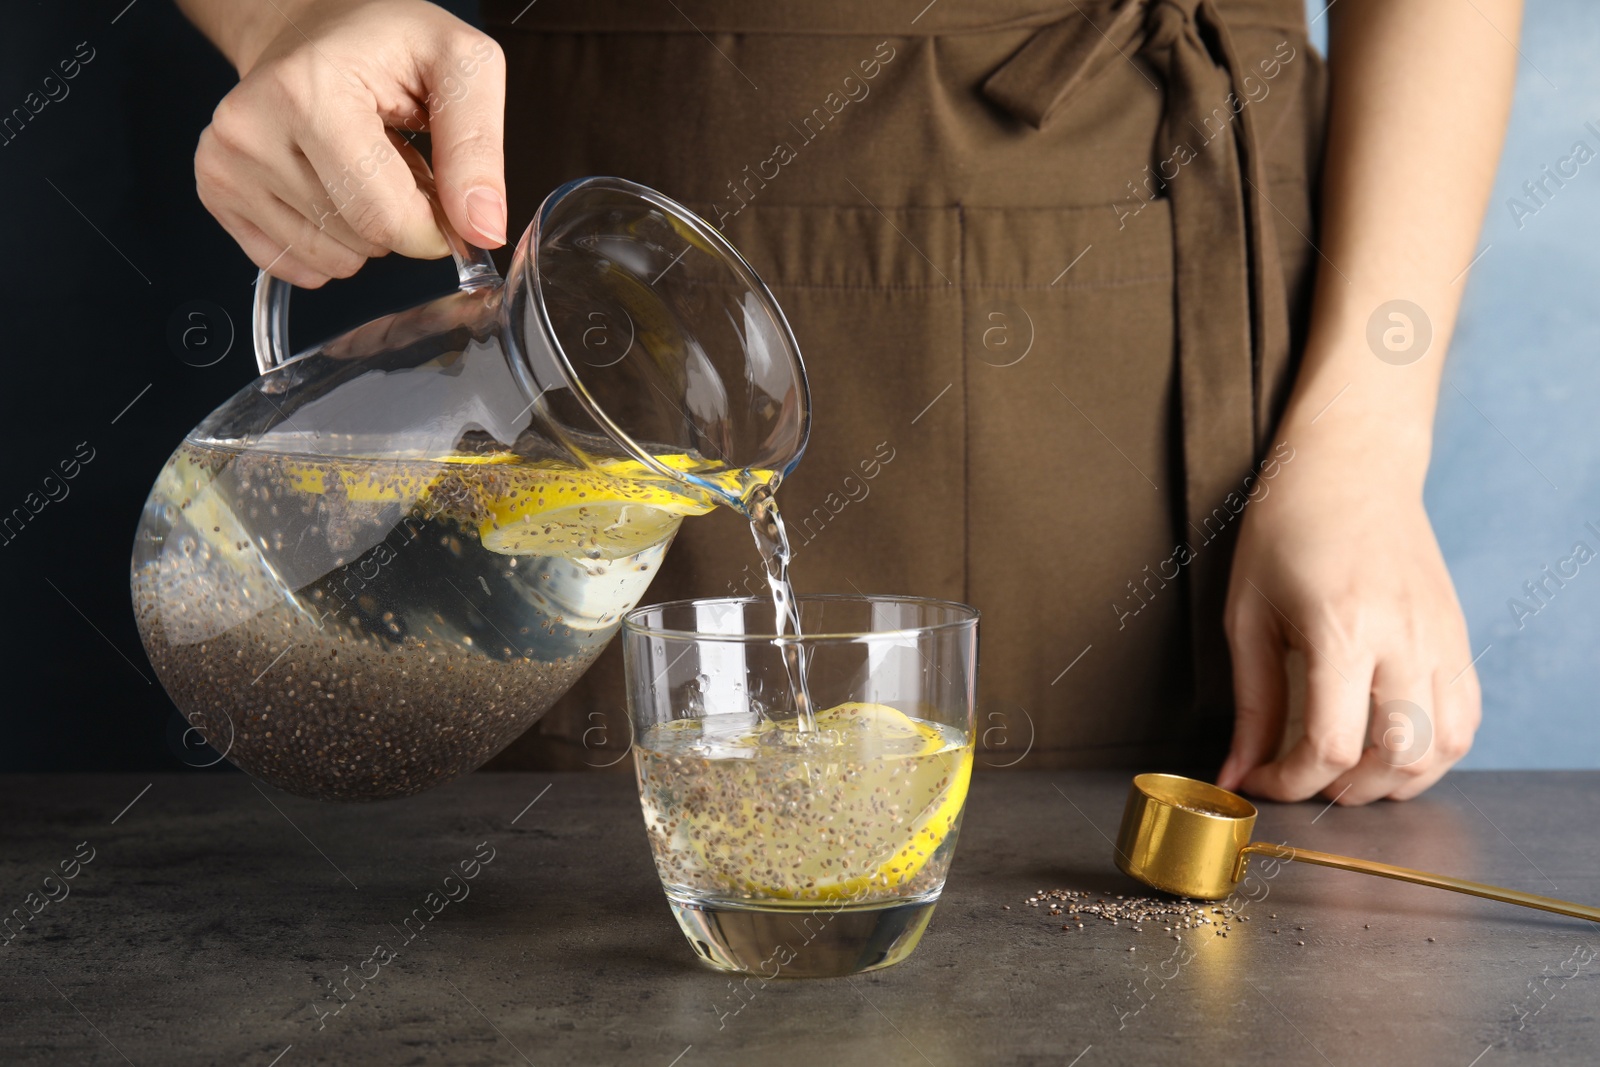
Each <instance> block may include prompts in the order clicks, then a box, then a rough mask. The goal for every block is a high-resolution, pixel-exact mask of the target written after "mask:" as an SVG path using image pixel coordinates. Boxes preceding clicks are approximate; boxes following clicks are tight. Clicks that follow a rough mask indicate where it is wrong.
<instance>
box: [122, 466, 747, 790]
mask: <svg viewBox="0 0 1600 1067" xmlns="http://www.w3.org/2000/svg"><path fill="white" fill-rule="evenodd" d="M657 458H658V460H660V461H661V462H663V463H665V464H667V465H669V466H676V467H677V468H678V469H682V470H692V469H694V468H695V467H696V466H697V463H698V461H697V460H695V459H694V458H693V457H690V456H686V455H678V456H664V457H657ZM744 476H745V473H744V472H740V473H739V474H738V475H716V476H714V477H717V478H722V477H729V478H735V479H736V478H738V477H744ZM696 492H697V491H695V490H692V489H690V488H689V487H688V486H687V485H685V484H684V483H681V482H678V481H676V480H674V479H671V478H669V477H667V476H665V475H662V474H660V473H659V472H655V471H651V470H649V469H647V468H645V467H644V466H643V464H640V463H638V462H635V461H616V462H613V463H611V464H609V465H606V466H603V467H602V468H600V469H598V470H589V469H578V468H575V467H572V466H570V465H567V464H558V463H554V462H551V461H532V460H529V459H527V458H525V457H521V456H518V455H515V454H513V453H511V452H508V451H496V452H491V453H485V454H472V453H462V454H452V455H448V456H444V457H440V458H435V459H410V460H387V459H361V458H347V457H339V458H328V457H322V456H311V455H294V454H286V453H281V452H272V451H260V450H252V451H244V452H241V451H238V450H231V449H226V448H220V447H215V446H211V445H206V444H197V443H193V442H190V443H186V444H184V445H183V446H181V447H180V448H179V449H178V451H177V452H176V453H174V455H173V456H172V458H171V459H170V460H169V461H168V463H167V465H166V466H165V467H164V468H163V470H162V473H161V476H160V478H159V479H158V481H157V485H156V488H155V489H154V491H153V492H152V494H151V497H150V500H149V502H148V503H147V505H146V513H145V521H144V522H143V523H142V524H141V530H140V535H139V539H138V542H137V543H136V546H135V555H134V573H133V593H134V605H135V612H136V617H137V621H138V625H139V629H140V633H141V636H142V637H143V638H144V643H145V647H146V649H147V650H148V652H149V654H150V659H151V662H152V663H153V664H154V666H155V668H156V671H157V673H158V674H159V675H160V677H161V681H162V683H163V684H164V685H165V686H166V687H167V689H168V691H169V692H170V693H171V694H172V696H173V698H174V700H175V701H176V703H177V704H178V706H179V707H180V708H181V709H183V711H184V712H185V715H186V717H187V718H188V720H189V722H190V724H191V725H192V726H194V727H196V728H197V729H199V731H200V732H201V733H202V734H203V735H204V737H205V739H206V740H207V741H208V742H209V743H210V744H211V745H212V746H213V747H215V748H216V749H218V750H219V751H221V752H222V753H223V754H224V755H226V756H227V757H228V758H229V759H230V760H232V761H233V762H234V763H236V764H238V765H239V766H241V767H242V768H244V769H245V770H247V771H249V772H251V773H252V774H255V775H257V776H258V777H260V778H262V779H264V780H266V781H269V782H272V783H274V784H276V785H279V786H281V787H283V788H285V789H288V790H290V791H292V792H295V793H298V794H300V795H302V796H315V797H322V798H329V799H374V798H378V797H387V796H401V795H405V794H408V793H413V792H416V791H418V790H420V789H423V788H426V787H427V786H429V785H432V784H434V783H436V782H438V781H442V780H444V779H447V778H449V777H451V776H453V775H455V774H457V773H459V772H461V771H463V770H470V769H471V768H473V767H476V766H477V765H479V764H480V763H482V762H483V761H484V760H486V759H487V758H489V756H491V755H493V754H494V753H495V752H498V751H499V750H500V749H501V748H503V747H504V746H505V745H506V744H507V743H508V742H509V741H510V740H512V739H513V738H515V737H516V736H517V735H518V734H520V733H522V732H523V731H524V730H526V729H527V727H528V726H529V725H530V724H531V723H532V722H533V721H534V720H535V719H536V718H537V717H538V716H539V715H540V714H542V713H543V712H544V711H545V709H547V708H548V707H549V706H550V704H551V703H553V702H554V701H555V699H556V698H557V697H559V696H560V695H561V694H562V693H564V692H565V691H566V689H567V688H568V687H569V686H570V685H571V683H572V682H573V681H574V680H575V679H576V678H577V677H578V676H579V675H580V674H582V673H583V671H584V670H585V669H586V668H587V667H588V666H589V664H590V663H592V662H593V660H594V658H595V657H596V656H597V655H598V654H599V653H600V650H601V649H602V648H603V647H604V646H605V644H606V643H607V642H608V641H609V640H610V638H611V636H612V634H613V633H614V632H615V631H616V629H617V627H618V625H619V622H620V618H621V615H622V613H623V612H625V611H626V610H627V609H629V608H631V607H632V606H633V605H634V604H635V603H637V601H638V599H639V597H640V596H641V595H642V593H643V591H644V589H645V587H646V586H647V585H648V584H649V583H650V580H651V579H652V578H653V577H654V576H655V572H656V569H657V567H658V566H659V564H660V561H661V559H662V556H663V555H664V553H665V552H666V550H667V546H668V545H669V544H670V543H671V541H672V538H673V535H674V534H675V533H676V531H677V529H678V526H679V524H680V523H681V521H682V519H683V517H684V516H685V515H691V514H699V513H703V512H706V511H709V510H711V508H712V507H713V506H714V504H713V502H712V500H711V498H710V496H709V495H705V496H699V495H695V493H696ZM247 531H251V532H247ZM252 532H253V533H252Z"/></svg>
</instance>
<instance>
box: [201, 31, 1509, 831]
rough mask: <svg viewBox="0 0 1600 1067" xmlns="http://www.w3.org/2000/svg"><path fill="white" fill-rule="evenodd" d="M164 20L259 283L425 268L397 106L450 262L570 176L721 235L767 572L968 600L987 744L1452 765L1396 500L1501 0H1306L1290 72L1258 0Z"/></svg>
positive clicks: (744, 549) (1415, 482) (1408, 540)
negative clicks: (743, 310) (220, 87)
mask: <svg viewBox="0 0 1600 1067" xmlns="http://www.w3.org/2000/svg"><path fill="white" fill-rule="evenodd" d="M182 4H183V6H184V8H185V10H186V11H187V12H188V13H189V14H190V16H191V17H192V18H193V19H194V20H195V21H196V22H197V23H198V24H199V25H200V26H201V27H202V28H203V29H204V30H205V31H206V32H207V33H208V35H209V36H210V37H211V38H212V40H213V41H215V42H216V43H217V44H218V46H219V47H220V48H221V49H222V50H223V51H224V52H225V53H226V54H227V55H228V57H229V58H230V59H231V60H232V61H233V62H234V64H235V65H236V67H237V68H238V69H239V70H240V73H241V82H240V85H239V86H238V88H236V89H235V90H234V91H233V92H232V93H230V94H229V95H228V97H227V98H225V99H224V100H223V101H222V103H221V105H220V106H219V107H218V109H217V113H216V116H215V119H214V122H213V124H212V125H211V126H210V127H209V128H208V129H207V130H206V132H205V133H204V134H203V135H202V137H201V142H200V148H199V151H198V153H197V155H196V173H197V177H198V184H199V191H200V195H201V198H202V200H203V201H204V203H205V204H206V206H207V207H208V208H209V209H210V210H211V211H212V212H213V213H214V214H215V215H216V216H217V218H218V219H219V220H220V221H221V222H222V224H223V225H224V226H225V227H227V229H228V230H229V232H230V233H231V234H233V235H234V237H235V238H236V239H237V240H238V241H239V243H240V245H241V246H242V247H243V248H244V250H245V251H246V253H247V254H249V255H250V257H251V258H252V259H253V260H254V261H255V262H256V263H257V264H258V265H260V266H261V267H263V268H264V269H268V270H270V271H271V272H272V273H274V274H277V275H279V276H280V277H284V278H286V279H288V280H289V281H291V282H293V283H295V284H297V285H303V286H316V285H320V284H322V283H323V282H325V281H326V280H327V279H329V278H330V277H343V276H347V275H349V274H350V273H352V272H353V271H355V270H356V269H357V268H358V267H359V266H360V265H361V263H362V262H363V261H364V260H365V259H366V258H367V257H369V256H374V255H382V254H385V253H387V252H389V251H398V252H400V253H402V254H405V255H413V256H439V255H442V254H443V253H444V245H443V242H442V239H441V237H440V235H439V233H438V231H437V230H436V228H435V227H434V224H433V221H432V216H431V213H430V210H429V207H428V204H427V203H426V201H425V200H424V198H423V197H422V195H421V193H420V192H418V191H417V189H416V186H415V184H414V182H413V181H412V179H411V177H410V174H409V172H408V171H407V170H406V169H405V168H403V167H398V166H394V167H370V166H368V167H363V166H360V160H361V159H362V158H363V157H369V156H370V155H371V154H372V152H373V148H374V147H375V146H376V147H379V148H381V146H382V145H383V144H384V139H385V138H386V137H387V136H389V135H388V134H386V132H385V130H386V127H389V128H402V129H404V128H409V129H411V130H420V129H423V128H426V129H428V130H429V132H430V133H431V135H432V155H433V163H434V167H435V169H436V171H437V174H438V178H439V184H440V188H441V196H442V199H443V202H444V206H445V209H446V212H447V214H448V216H449V218H450V220H451V222H452V223H453V224H454V225H455V226H456V227H457V229H458V230H459V231H460V232H461V233H462V234H463V235H464V236H465V237H467V239H469V240H471V241H474V242H475V243H479V244H482V245H484V246H487V247H499V246H501V245H503V244H504V242H505V240H506V236H507V233H508V232H519V231H520V229H521V227H522V226H523V225H524V224H525V221H526V218H527V217H528V216H529V215H530V214H531V213H532V211H533V210H534V208H535V207H536V206H537V201H538V199H539V198H540V197H541V196H542V195H543V194H544V193H545V192H546V191H548V190H549V189H550V188H552V187H554V186H555V185H556V184H557V183H558V182H560V181H563V180H566V179H569V178H572V177H577V176H579V175H582V174H588V173H618V174H622V175H624V176H626V177H629V178H633V179H635V180H638V181H642V182H645V183H647V184H650V185H653V186H656V187H658V188H660V189H662V190H663V191H665V192H667V193H668V194H669V195H672V196H675V197H677V198H679V199H681V200H684V201H686V202H688V203H690V204H691V205H692V206H694V207H696V208H697V209H698V210H700V211H701V212H702V213H704V214H705V216H706V217H707V218H709V219H711V220H712V221H713V222H715V223H716V224H717V225H718V226H720V227H721V228H722V229H723V230H724V231H725V232H726V233H728V235H729V236H730V237H731V238H732V239H733V241H734V243H735V244H736V245H737V246H738V247H739V248H740V249H741V250H742V251H744V252H745V253H746V255H747V256H748V257H749V258H750V259H751V261H752V262H753V264H754V265H755V266H756V268H757V270H758V271H760V272H761V274H762V275H763V277H764V278H765V279H766V280H767V281H768V282H769V284H771V285H772V287H773V289H774V291H775V292H776V294H777V296H778V299H779V301H780V302H781V303H782V304H783V306H784V309H785V310H786V312H787V313H788V314H789V316H790V319H791V322H792V323H793V325H794V327H795V332H796V334H797V336H798V337H799V340H800V342H801V345H802V348H803V349H804V350H805V352H806V354H807V359H808V365H809V368H810V370H811V377H812V381H813V388H814V405H815V416H816V423H815V427H814V433H813V446H812V449H811V450H810V454H809V455H808V456H807V458H806V461H805V463H804V464H802V466H801V469H800V471H799V472H798V473H797V475H796V476H795V478H794V479H793V480H792V482H790V483H788V484H786V486H785V491H784V493H783V497H784V499H783V504H784V507H785V510H786V513H787V514H788V515H789V516H790V520H789V521H790V525H791V527H793V528H797V531H798V533H799V540H800V542H801V547H800V548H799V550H798V554H797V564H796V570H797V575H798V578H799V580H800V582H801V584H802V586H803V587H804V588H807V589H811V590H825V591H834V592H843V591H847V590H848V589H851V588H855V589H860V590H862V591H894V592H911V593H920V594H926V595H934V596H947V597H953V598H957V599H964V600H967V601H969V602H972V603H974V604H976V605H977V606H978V607H979V608H981V609H982V610H983V611H984V612H985V622H984V664H983V666H984V674H983V687H984V692H983V694H982V698H981V701H980V703H981V710H980V718H981V721H980V728H981V729H986V730H988V734H987V735H986V737H985V740H986V741H987V742H988V743H989V745H990V746H991V747H995V746H996V745H997V744H999V742H1000V741H1002V740H1003V741H1004V742H1005V745H1004V746H1001V748H1000V751H999V752H997V753H995V755H996V757H997V758H995V759H991V760H990V762H994V763H1005V762H1010V761H1011V760H1012V758H1013V757H1020V756H1021V754H1022V752H1023V750H1024V742H1026V741H1028V740H1029V739H1030V738H1031V750H1030V752H1029V756H1028V758H1029V761H1030V763H1031V765H1034V766H1058V765H1109V764H1115V765H1142V766H1150V765H1170V766H1192V765H1194V764H1196V763H1198V762H1200V761H1204V760H1208V759H1214V758H1218V757H1221V756H1222V755H1223V754H1224V753H1226V760H1225V762H1224V763H1223V765H1222V768H1221V771H1220V774H1219V777H1218V780H1219V782H1220V783H1221V784H1222V785H1224V786H1226V787H1229V788H1240V789H1244V790H1247V791H1250V792H1253V793H1256V794H1259V795H1262V796H1265V797H1270V798H1274V799H1282V800H1298V799H1305V798H1307V797H1310V796H1312V795H1316V794H1321V795H1323V796H1326V797H1327V798H1329V799H1336V800H1338V801H1339V802H1341V803H1345V804H1356V803H1365V802H1368V801H1371V800H1374V799H1378V798H1381V797H1392V798H1396V799H1403V798H1406V797H1410V796H1414V795H1416V794H1417V793H1419V792H1421V791H1422V790H1423V789H1425V788H1427V787H1428V786H1429V785H1430V784H1432V783H1433V782H1434V781H1435V780H1437V778H1438V777H1439V776H1440V775H1441V774H1443V773H1444V771H1445V770H1446V769H1448V767H1449V766H1450V765H1451V764H1452V763H1454V762H1455V761H1456V760H1457V759H1459V758H1460V757H1461V755H1462V754H1464V753H1465V752H1466V750H1467V748H1468V746H1469V745H1470V743H1471V738H1472V735H1473V732H1474V730H1475V728H1476V725H1477V722H1478V718H1479V697H1478V687H1477V679H1476V675H1475V673H1474V671H1473V669H1472V666H1471V661H1472V652H1471V649H1470V646H1469V644H1468V639H1467V633H1466V627H1465V623H1464V620H1463V618H1462V615H1461V610H1460V607H1459V605H1458V603H1457V601H1456V598H1455V593H1454V589H1453V587H1452V585H1451V582H1450V578H1449V575H1448V573H1447V571H1446V569H1445V566H1444V562H1443V559H1442V557H1441V555H1440V552H1439V548H1438V545H1437V543H1436V541H1435V539H1434V535H1433V531H1432V528H1431V526H1430V524H1429V521H1428V518H1427V515H1426V513H1425V512H1424V510H1423V506H1422V484H1423V478H1424V475H1425V472H1426V469H1427V461H1428V450H1429V444H1430V437H1431V425H1432V418H1433V411H1434V405H1435V401H1436V394H1437V390H1438V385H1439V376H1440V370H1441V367H1442V363H1443V358H1444V353H1445V351H1446V349H1447V346H1448V342H1449V336H1450V332H1451V327H1452V325H1453V323H1454V320H1455V315H1456V310H1457V305H1458V301H1459V297H1460V292H1461V281H1462V277H1463V274H1464V271H1465V268H1466V267H1467V265H1468V264H1469V262H1470V261H1471V260H1472V258H1473V254H1474V251H1475V238H1476V232H1477V228H1478V224H1479V221H1480V218H1481V216H1482V212H1483V208H1484V205H1485V202H1486V199H1487V196H1488V194H1489V191H1490V187H1491V183H1492V179H1493V175H1494V169H1495V159H1496V156H1497V154H1498V150H1499V144H1500V139H1501V136H1502V132H1503V129H1504V125H1505V119H1506V116H1507V112H1508V110H1509V104H1510V96H1511V86H1512V80H1513V73H1514V64H1515V60H1516V52H1515V49H1514V46H1513V45H1512V44H1511V43H1510V42H1511V41H1512V40H1514V38H1515V36H1516V30H1517V25H1518V19H1519V16H1520V4H1518V3H1517V2H1516V0H1494V2H1492V3H1491V2H1488V0H1484V2H1480V3H1478V4H1476V5H1461V4H1459V3H1455V2H1454V0H1417V2H1415V3H1410V4H1404V5H1397V4H1388V3H1385V2H1384V0H1342V2H1341V3H1339V4H1338V5H1337V7H1336V8H1334V9H1333V10H1332V11H1331V13H1330V14H1329V16H1328V17H1329V18H1330V20H1331V22H1332V27H1331V41H1332V45H1331V49H1330V52H1331V54H1332V57H1333V60H1332V64H1331V75H1332V76H1331V79H1330V78H1329V77H1328V73H1327V72H1326V71H1325V69H1324V66H1323V63H1322V61H1321V59H1320V58H1319V57H1318V56H1317V55H1316V54H1315V53H1314V52H1313V50H1312V49H1311V48H1310V47H1309V45H1308V43H1307V39H1306V26H1305V15H1304V12H1303V10H1302V8H1301V3H1300V0H1117V2H1101V0H1096V2H1092V3H1091V2H1089V0H1079V2H1074V0H1066V2H1064V3H1061V4H1054V3H1048V2H1046V3H1042V4H1041V3H1039V2H1038V0H990V2H989V3H986V4H984V5H982V9H981V10H980V11H977V12H974V11H972V10H970V7H971V6H970V5H969V6H968V7H963V6H962V5H960V4H958V3H956V2H955V0H944V2H943V3H940V2H938V0H935V2H934V3H931V4H927V5H926V6H923V4H922V3H921V2H920V0H919V2H916V3H911V4H908V5H905V9H904V10H900V9H899V8H900V5H889V6H892V7H894V8H895V10H892V11H880V10H876V8H878V7H884V6H886V5H861V4H846V3H842V2H839V0H807V2H805V3H801V4H792V5H783V6H784V7H785V8H786V10H782V11H777V10H749V8H750V5H739V4H734V3H731V2H729V0H700V2H696V3H692V4H691V3H689V2H688V0H681V2H669V3H665V4H658V3H656V2H655V0H605V2H603V3H595V2H590V3H576V2H566V0H541V2H540V3H537V4H527V5H526V6H524V4H523V3H520V2H508V3H498V2H493V3H490V4H488V5H487V8H488V10H487V11H486V15H487V16H488V23H489V26H490V29H491V32H492V34H493V38H494V43H491V42H490V40H488V39H486V38H485V37H484V36H483V35H482V34H480V33H479V32H478V31H475V30H473V29H471V28H470V27H467V26H466V25H464V24H462V23H460V22H459V21H457V20H456V19H454V18H453V17H452V16H450V15H448V14H446V13H445V12H443V11H441V10H439V9H437V8H434V7H432V6H431V5H428V4H425V3H422V2H420V0H365V2H362V0H337V2H334V0H321V2H317V3H310V2H308V0H299V2H286V0H276V2H271V0H262V2H260V3H243V4H241V3H233V2H224V0H182ZM919 8H920V10H918V9H919ZM1040 8H1042V9H1043V10H1040ZM502 113H503V114H504V117H505V120H506V125H505V126H504V127H502ZM502 129H508V130H509V131H510V138H509V141H508V143H507V145H506V152H505V155H504V157H503V158H504V162H505V177H509V179H510V184H509V188H510V189H511V190H512V194H513V195H512V196H511V198H510V199H511V200H512V201H513V202H514V207H515V210H516V212H517V215H516V216H515V218H514V223H515V224H514V225H510V226H509V229H508V224H509V223H511V222H512V221H513V219H512V218H510V217H508V209H507V196H506V189H507V188H508V186H507V184H506V182H505V177H503V175H502V145H501V142H502ZM1319 187H1320V194H1321V195H1320V203H1319V205H1318V207H1317V209H1316V210H1314V209H1313V192H1314V191H1315V190H1317V189H1318V188H1319ZM746 537H747V535H746V533H745V532H744V531H743V530H742V529H741V528H740V524H739V522H738V520H737V518H736V517H735V516H732V515H731V514H728V515H722V516H718V517H717V518H716V519H714V520H713V519H707V520H698V521H696V522H694V523H690V524H687V525H686V527H685V530H684V533H683V535H682V536H681V537H680V540H679V542H678V544H677V545H676V547H675V548H674V549H673V564H672V565H671V567H670V568H669V573H666V574H664V575H663V577H662V581H661V583H660V584H658V585H657V586H656V587H655V588H653V589H652V593H651V596H652V598H654V597H657V596H661V597H666V596H679V595H711V594H716V593H724V592H727V591H730V590H732V591H740V589H741V586H744V585H745V583H746V580H747V578H748V577H749V575H750V574H751V573H753V571H751V570H741V564H742V563H743V562H744V561H745V560H753V555H752V553H751V551H750V547H749V544H748V541H747V540H745V538H746ZM1230 563H1231V566H1230ZM746 588H748V589H749V590H750V591H754V589H755V586H754V585H753V584H751V585H749V586H747V587H746ZM1296 657H1301V658H1303V660H1304V677H1303V685H1304V690H1305V692H1304V736H1303V737H1301V738H1299V739H1298V740H1297V741H1295V742H1294V743H1293V744H1292V745H1291V746H1290V747H1288V748H1287V750H1286V751H1283V752H1281V753H1280V747H1281V742H1282V739H1283V736H1284V729H1285V724H1286V721H1287V718H1288V714H1289V704H1290V700H1289V689H1290V684H1289V683H1290V680H1291V678H1292V677H1293V676H1294V673H1295V672H1293V671H1290V670H1288V669H1286V668H1287V666H1288V665H1289V664H1291V663H1292V662H1293V661H1294V660H1295V658H1296ZM615 674H616V672H615V669H614V667H613V668H611V669H609V670H608V669H607V668H606V667H605V666H604V665H600V666H597V667H596V669H595V670H594V671H591V674H590V677H589V678H588V679H586V680H585V683H584V684H583V685H582V686H581V691H575V692H574V693H573V694H572V695H571V696H569V698H568V700H567V701H566V702H565V703H564V706H562V707H558V708H557V709H555V710H554V711H552V713H551V715H550V716H549V717H548V718H547V720H546V722H545V723H544V724H542V737H541V738H537V739H525V740H526V741H527V744H528V745H529V746H530V750H531V746H534V745H543V746H544V747H545V748H546V750H547V754H546V756H545V757H543V758H553V757H552V756H551V755H550V753H553V752H555V751H557V750H559V749H560V747H561V742H562V741H565V743H566V746H567V748H568V749H569V750H571V749H572V748H573V747H574V746H577V745H580V744H582V741H583V737H584V733H585V730H586V728H589V727H591V726H592V720H590V718H589V716H591V715H593V714H594V713H595V712H596V709H600V710H601V711H606V710H611V709H612V708H614V707H615V706H616V703H617V701H618V699H619V695H618V694H619V687H617V686H616V682H615ZM613 721H615V720H613ZM1230 721H1231V725H1232V734H1231V737H1232V742H1231V748H1230V747H1229V743H1228V740H1227V739H1228V737H1229V725H1230ZM997 731H998V733H997ZM1212 765H1213V766H1214V764H1212Z"/></svg>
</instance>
